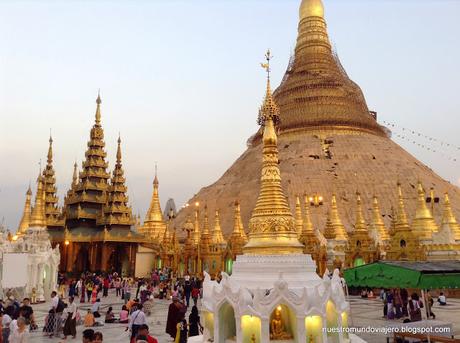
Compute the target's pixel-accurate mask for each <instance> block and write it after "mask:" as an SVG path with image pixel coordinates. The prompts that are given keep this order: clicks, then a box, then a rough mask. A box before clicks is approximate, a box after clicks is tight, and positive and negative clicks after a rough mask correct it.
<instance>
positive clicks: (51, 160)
mask: <svg viewBox="0 0 460 343" xmlns="http://www.w3.org/2000/svg"><path fill="white" fill-rule="evenodd" d="M49 143H50V144H49V147H48V156H47V157H48V159H47V162H48V165H51V163H53V137H52V136H51V129H50V139H49Z"/></svg>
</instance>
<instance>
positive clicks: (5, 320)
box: [2, 308, 12, 342]
mask: <svg viewBox="0 0 460 343" xmlns="http://www.w3.org/2000/svg"><path fill="white" fill-rule="evenodd" d="M9 312H10V311H9V309H8V308H7V309H6V311H5V313H4V314H3V315H2V338H3V339H2V341H3V342H8V337H9V335H10V327H11V322H12V319H11V316H10V314H11V313H9Z"/></svg>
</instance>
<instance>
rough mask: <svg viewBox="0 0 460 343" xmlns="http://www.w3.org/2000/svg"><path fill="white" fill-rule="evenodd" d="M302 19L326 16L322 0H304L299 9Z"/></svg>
mask: <svg viewBox="0 0 460 343" xmlns="http://www.w3.org/2000/svg"><path fill="white" fill-rule="evenodd" d="M299 17H300V19H301V20H302V19H304V18H308V17H321V18H324V6H323V2H322V1H321V0H302V4H301V5H300V10H299Z"/></svg>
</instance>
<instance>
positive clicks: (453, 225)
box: [442, 192, 460, 241]
mask: <svg viewBox="0 0 460 343" xmlns="http://www.w3.org/2000/svg"><path fill="white" fill-rule="evenodd" d="M442 226H448V227H449V229H450V231H451V232H452V234H453V236H454V239H455V240H456V241H459V240H460V225H458V223H457V219H456V218H455V216H454V213H453V211H452V207H451V205H450V199H449V194H448V193H447V192H446V193H444V209H443V213H442Z"/></svg>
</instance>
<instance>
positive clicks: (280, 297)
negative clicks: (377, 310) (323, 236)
mask: <svg viewBox="0 0 460 343" xmlns="http://www.w3.org/2000/svg"><path fill="white" fill-rule="evenodd" d="M276 309H278V310H279V311H280V312H281V318H282V321H283V324H284V331H285V332H286V334H287V335H290V336H291V337H292V338H291V339H287V340H271V339H270V334H271V330H272V329H271V327H270V326H271V325H270V323H271V320H272V318H273V314H274V312H275V310H276ZM202 313H203V315H202V318H203V319H204V327H205V329H204V334H203V336H200V337H196V338H195V337H193V339H194V340H192V338H190V342H219V343H221V342H236V343H243V342H245V343H246V342H253V340H251V339H254V338H255V342H257V343H288V342H289V343H300V342H302V343H305V342H307V343H310V342H315V343H316V342H318V343H319V342H323V343H326V342H328V343H329V342H338V343H342V342H351V341H352V340H351V339H350V338H349V336H348V334H347V333H346V332H344V331H343V330H342V328H346V327H347V325H348V324H347V322H348V313H349V304H348V302H347V301H346V299H345V294H344V291H343V288H342V283H341V279H340V277H339V271H338V270H335V271H334V273H333V276H332V278H330V277H329V276H328V275H325V276H324V277H323V278H320V277H319V276H318V275H317V274H316V264H315V263H314V261H313V260H312V258H311V256H310V255H303V254H299V255H240V256H237V259H236V261H235V263H234V264H233V274H232V275H231V276H229V275H227V274H225V273H223V276H222V280H221V282H220V283H218V282H216V281H212V280H211V279H210V276H209V275H208V274H207V273H205V280H204V283H203V309H202ZM328 330H329V331H328ZM285 338H286V337H285Z"/></svg>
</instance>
